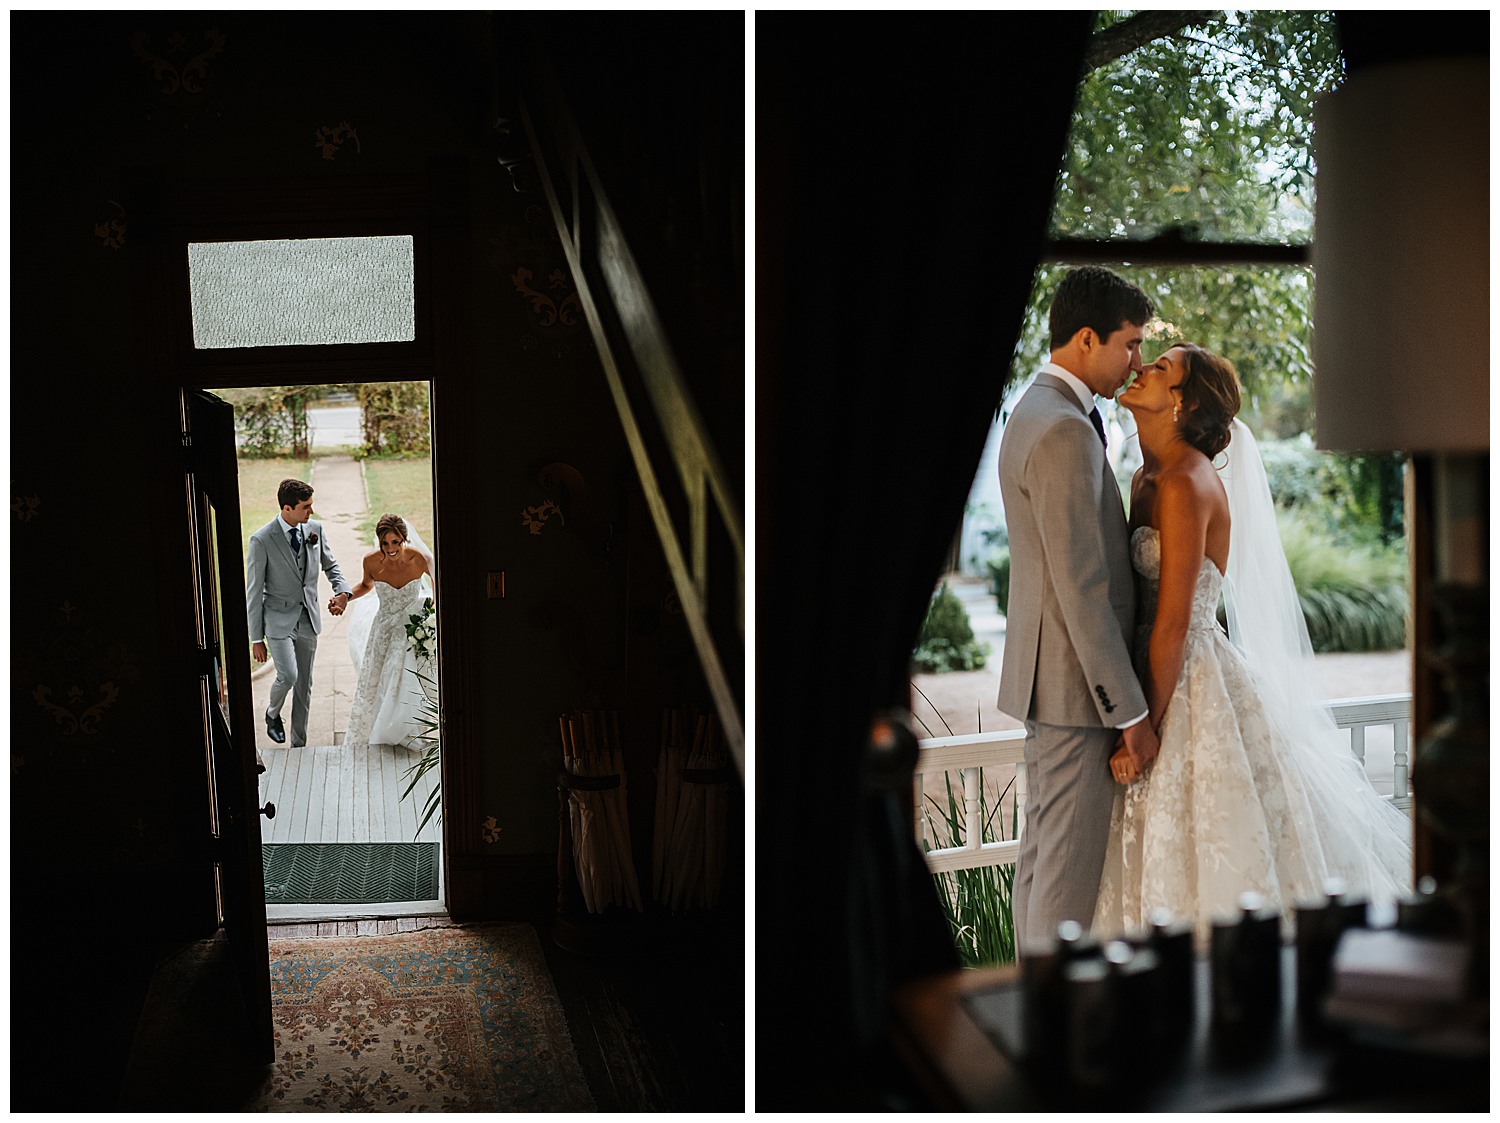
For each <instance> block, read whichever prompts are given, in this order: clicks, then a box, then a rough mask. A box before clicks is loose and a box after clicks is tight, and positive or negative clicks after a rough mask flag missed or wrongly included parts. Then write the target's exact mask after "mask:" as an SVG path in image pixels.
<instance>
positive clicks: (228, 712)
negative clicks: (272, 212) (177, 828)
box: [182, 390, 276, 1062]
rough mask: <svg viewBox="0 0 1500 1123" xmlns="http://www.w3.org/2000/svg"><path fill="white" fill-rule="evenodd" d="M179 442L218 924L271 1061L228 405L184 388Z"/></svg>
mask: <svg viewBox="0 0 1500 1123" xmlns="http://www.w3.org/2000/svg"><path fill="white" fill-rule="evenodd" d="M182 439H183V444H184V446H185V450H186V452H187V457H186V462H187V473H186V496H187V502H188V511H189V519H190V522H191V526H192V541H193V574H194V582H195V585H196V596H195V597H194V604H195V610H196V611H195V619H196V624H197V643H198V652H199V660H200V661H199V666H198V672H199V683H200V697H201V698H202V709H203V740H204V753H205V760H206V765H207V768H208V774H209V802H210V826H211V830H212V832H213V838H214V847H215V866H216V870H215V876H216V878H217V881H218V895H219V923H220V926H221V927H222V929H223V931H224V936H225V940H226V941H227V943H228V945H229V951H230V955H231V957H232V958H233V960H234V969H235V977H236V981H237V983H238V989H239V991H240V994H241V997H242V998H243V1001H244V1004H245V1011H246V1020H247V1025H248V1026H249V1028H250V1042H249V1044H250V1046H251V1047H252V1048H253V1050H254V1054H255V1056H256V1058H257V1059H259V1060H264V1061H266V1062H269V1061H271V1060H272V1059H273V1058H274V1055H275V1049H274V1035H273V1032H272V1029H271V969H270V955H269V950H268V948H267V942H266V889H265V879H264V876H263V873H262V868H261V853H260V816H261V814H262V813H264V814H266V815H274V814H275V813H276V811H275V808H274V807H272V806H271V805H270V804H267V805H266V806H265V807H264V808H261V807H259V803H260V798H259V779H258V777H259V774H260V772H261V768H260V767H259V765H258V763H257V760H256V752H255V733H254V729H255V727H254V714H253V712H252V711H253V706H252V704H251V701H250V640H249V637H248V635H247V634H246V632H247V624H246V620H245V579H244V576H243V569H242V561H241V559H242V557H243V553H242V545H241V542H240V501H239V485H238V472H237V469H236V466H235V451H234V410H233V409H232V408H231V407H230V406H229V404H228V403H227V402H224V401H222V400H221V399H219V398H216V397H214V396H213V395H211V394H205V393H204V392H203V391H201V390H183V391H182Z"/></svg>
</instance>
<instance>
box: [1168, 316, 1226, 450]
mask: <svg viewBox="0 0 1500 1123" xmlns="http://www.w3.org/2000/svg"><path fill="white" fill-rule="evenodd" d="M1172 347H1173V348H1175V349H1177V350H1179V351H1181V352H1182V382H1181V383H1179V384H1178V386H1177V392H1178V393H1179V394H1180V395H1181V396H1182V424H1181V428H1182V439H1183V440H1185V441H1187V443H1188V444H1190V445H1192V446H1193V447H1194V448H1196V449H1197V450H1198V451H1199V452H1201V453H1202V454H1203V455H1204V456H1206V457H1208V458H1209V459H1210V460H1212V459H1213V458H1214V457H1215V456H1218V455H1219V453H1221V452H1223V451H1224V450H1225V449H1226V448H1228V447H1229V426H1230V425H1231V424H1232V423H1233V422H1234V416H1235V414H1237V413H1239V412H1240V376H1239V372H1238V371H1236V370H1235V369H1234V364H1233V363H1231V362H1230V361H1229V360H1228V359H1226V358H1224V357H1223V356H1222V355H1215V354H1214V353H1213V352H1212V351H1209V350H1206V349H1205V348H1202V347H1199V346H1198V345H1197V344H1196V343H1174V344H1172Z"/></svg>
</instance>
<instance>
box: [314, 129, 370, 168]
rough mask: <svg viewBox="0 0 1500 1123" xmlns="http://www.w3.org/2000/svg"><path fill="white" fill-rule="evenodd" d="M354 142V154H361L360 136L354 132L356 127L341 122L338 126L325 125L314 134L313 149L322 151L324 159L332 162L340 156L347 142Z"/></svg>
mask: <svg viewBox="0 0 1500 1123" xmlns="http://www.w3.org/2000/svg"><path fill="white" fill-rule="evenodd" d="M350 140H352V141H353V142H354V154H355V155H356V156H358V155H359V153H360V147H359V134H358V133H357V132H355V131H354V126H353V125H351V124H349V122H348V121H340V122H339V123H338V124H337V125H324V126H323V127H322V128H320V129H318V131H317V132H315V133H314V134H313V147H314V148H317V149H320V150H321V151H322V153H323V159H325V160H332V159H333V158H334V157H335V156H337V155H338V153H339V150H340V149H341V148H343V146H344V143H345V142H346V141H350Z"/></svg>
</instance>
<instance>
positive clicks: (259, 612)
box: [245, 480, 349, 749]
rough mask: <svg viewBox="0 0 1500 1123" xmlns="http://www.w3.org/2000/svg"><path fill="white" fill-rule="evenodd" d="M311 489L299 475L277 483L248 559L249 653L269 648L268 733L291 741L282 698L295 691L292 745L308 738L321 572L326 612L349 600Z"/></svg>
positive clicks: (258, 656) (262, 656) (261, 657)
mask: <svg viewBox="0 0 1500 1123" xmlns="http://www.w3.org/2000/svg"><path fill="white" fill-rule="evenodd" d="M312 496H313V489H312V486H311V485H310V484H305V483H303V482H302V481H301V480H282V481H281V484H280V486H279V487H278V488H277V489H276V501H277V502H278V503H280V504H281V514H279V515H277V516H276V517H275V518H274V519H272V520H271V521H270V522H268V523H266V525H265V526H263V527H261V528H260V529H259V530H257V531H256V532H255V533H254V534H252V535H251V536H250V558H249V561H248V562H247V563H246V570H247V572H246V575H245V599H246V604H245V607H246V609H247V610H248V612H249V621H250V635H251V638H252V639H253V641H254V643H253V646H252V647H251V649H250V650H251V655H252V656H254V658H255V661H256V662H257V663H264V662H265V661H266V655H267V653H268V652H269V654H270V657H271V658H272V660H274V661H275V664H276V681H275V682H274V683H272V684H271V700H270V706H269V708H268V709H267V710H266V734H267V736H269V737H270V738H271V740H273V741H275V742H276V743H277V744H278V745H280V744H284V743H285V742H286V727H285V726H284V725H283V724H282V720H281V707H282V703H284V702H285V701H286V696H287V694H288V693H290V694H291V695H292V748H294V749H297V748H301V747H302V746H303V745H306V744H307V715H308V711H309V709H311V704H312V668H313V658H314V657H315V656H316V655H317V653H318V633H320V632H321V631H322V630H323V620H322V614H321V613H320V612H319V611H318V571H319V570H320V569H321V570H322V571H323V572H325V573H327V574H328V580H329V582H330V583H331V584H332V585H333V594H334V595H333V599H332V600H330V601H329V602H328V611H329V612H331V613H332V614H333V615H335V616H338V615H341V614H342V613H343V611H344V606H345V605H346V604H348V603H349V582H347V581H345V580H344V574H343V572H342V571H341V570H340V569H339V563H338V562H336V561H334V559H333V549H332V547H331V546H330V545H329V544H328V541H327V540H326V539H325V538H324V537H323V526H322V524H321V523H319V522H315V521H314V520H313V517H312Z"/></svg>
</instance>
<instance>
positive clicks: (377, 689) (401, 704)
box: [344, 578, 433, 745]
mask: <svg viewBox="0 0 1500 1123" xmlns="http://www.w3.org/2000/svg"><path fill="white" fill-rule="evenodd" d="M365 595H366V596H369V595H371V594H368V593H367V594H365ZM374 595H376V596H378V597H379V605H378V606H377V608H376V610H375V612H374V614H373V616H372V617H371V619H370V621H369V636H368V638H367V639H365V640H364V643H363V648H362V651H360V652H358V653H356V652H354V650H353V648H354V647H355V646H357V645H356V644H355V643H354V642H351V645H350V647H351V654H353V655H355V666H356V667H357V668H358V671H357V674H358V678H357V682H356V685H355V688H354V702H353V704H352V705H351V707H350V710H349V730H348V732H347V733H346V734H345V736H344V743H345V744H374V745H406V744H408V743H409V742H411V740H412V739H413V738H415V737H417V736H420V735H421V734H422V733H423V732H424V730H425V727H424V726H423V725H422V724H421V723H420V722H419V721H418V720H417V715H418V713H419V711H420V709H421V706H422V701H423V698H424V697H425V695H424V694H423V684H422V681H421V680H420V679H418V678H417V676H416V675H415V674H413V673H412V672H413V671H420V672H421V673H422V674H423V675H426V676H427V677H428V678H429V679H430V678H432V677H433V667H432V660H431V659H430V658H429V659H423V660H421V661H419V660H418V659H417V657H416V655H415V654H414V653H413V652H412V650H411V647H410V644H409V643H408V641H407V635H406V625H407V624H408V623H409V622H410V620H411V617H412V616H413V615H415V614H417V613H420V612H421V611H422V601H423V599H424V598H425V597H426V596H427V595H428V593H427V584H426V582H425V581H423V580H422V579H420V578H419V579H417V580H415V581H408V582H407V583H406V584H405V585H402V586H401V587H400V588H399V589H398V588H393V587H392V586H390V585H388V584H386V583H385V582H384V581H376V582H375V590H374ZM360 599H361V600H363V599H364V598H363V597H361V598H360ZM354 603H356V604H358V603H359V602H358V601H356V602H354ZM350 636H351V641H353V639H354V632H353V630H352V625H351V633H350ZM428 689H431V687H428Z"/></svg>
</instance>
